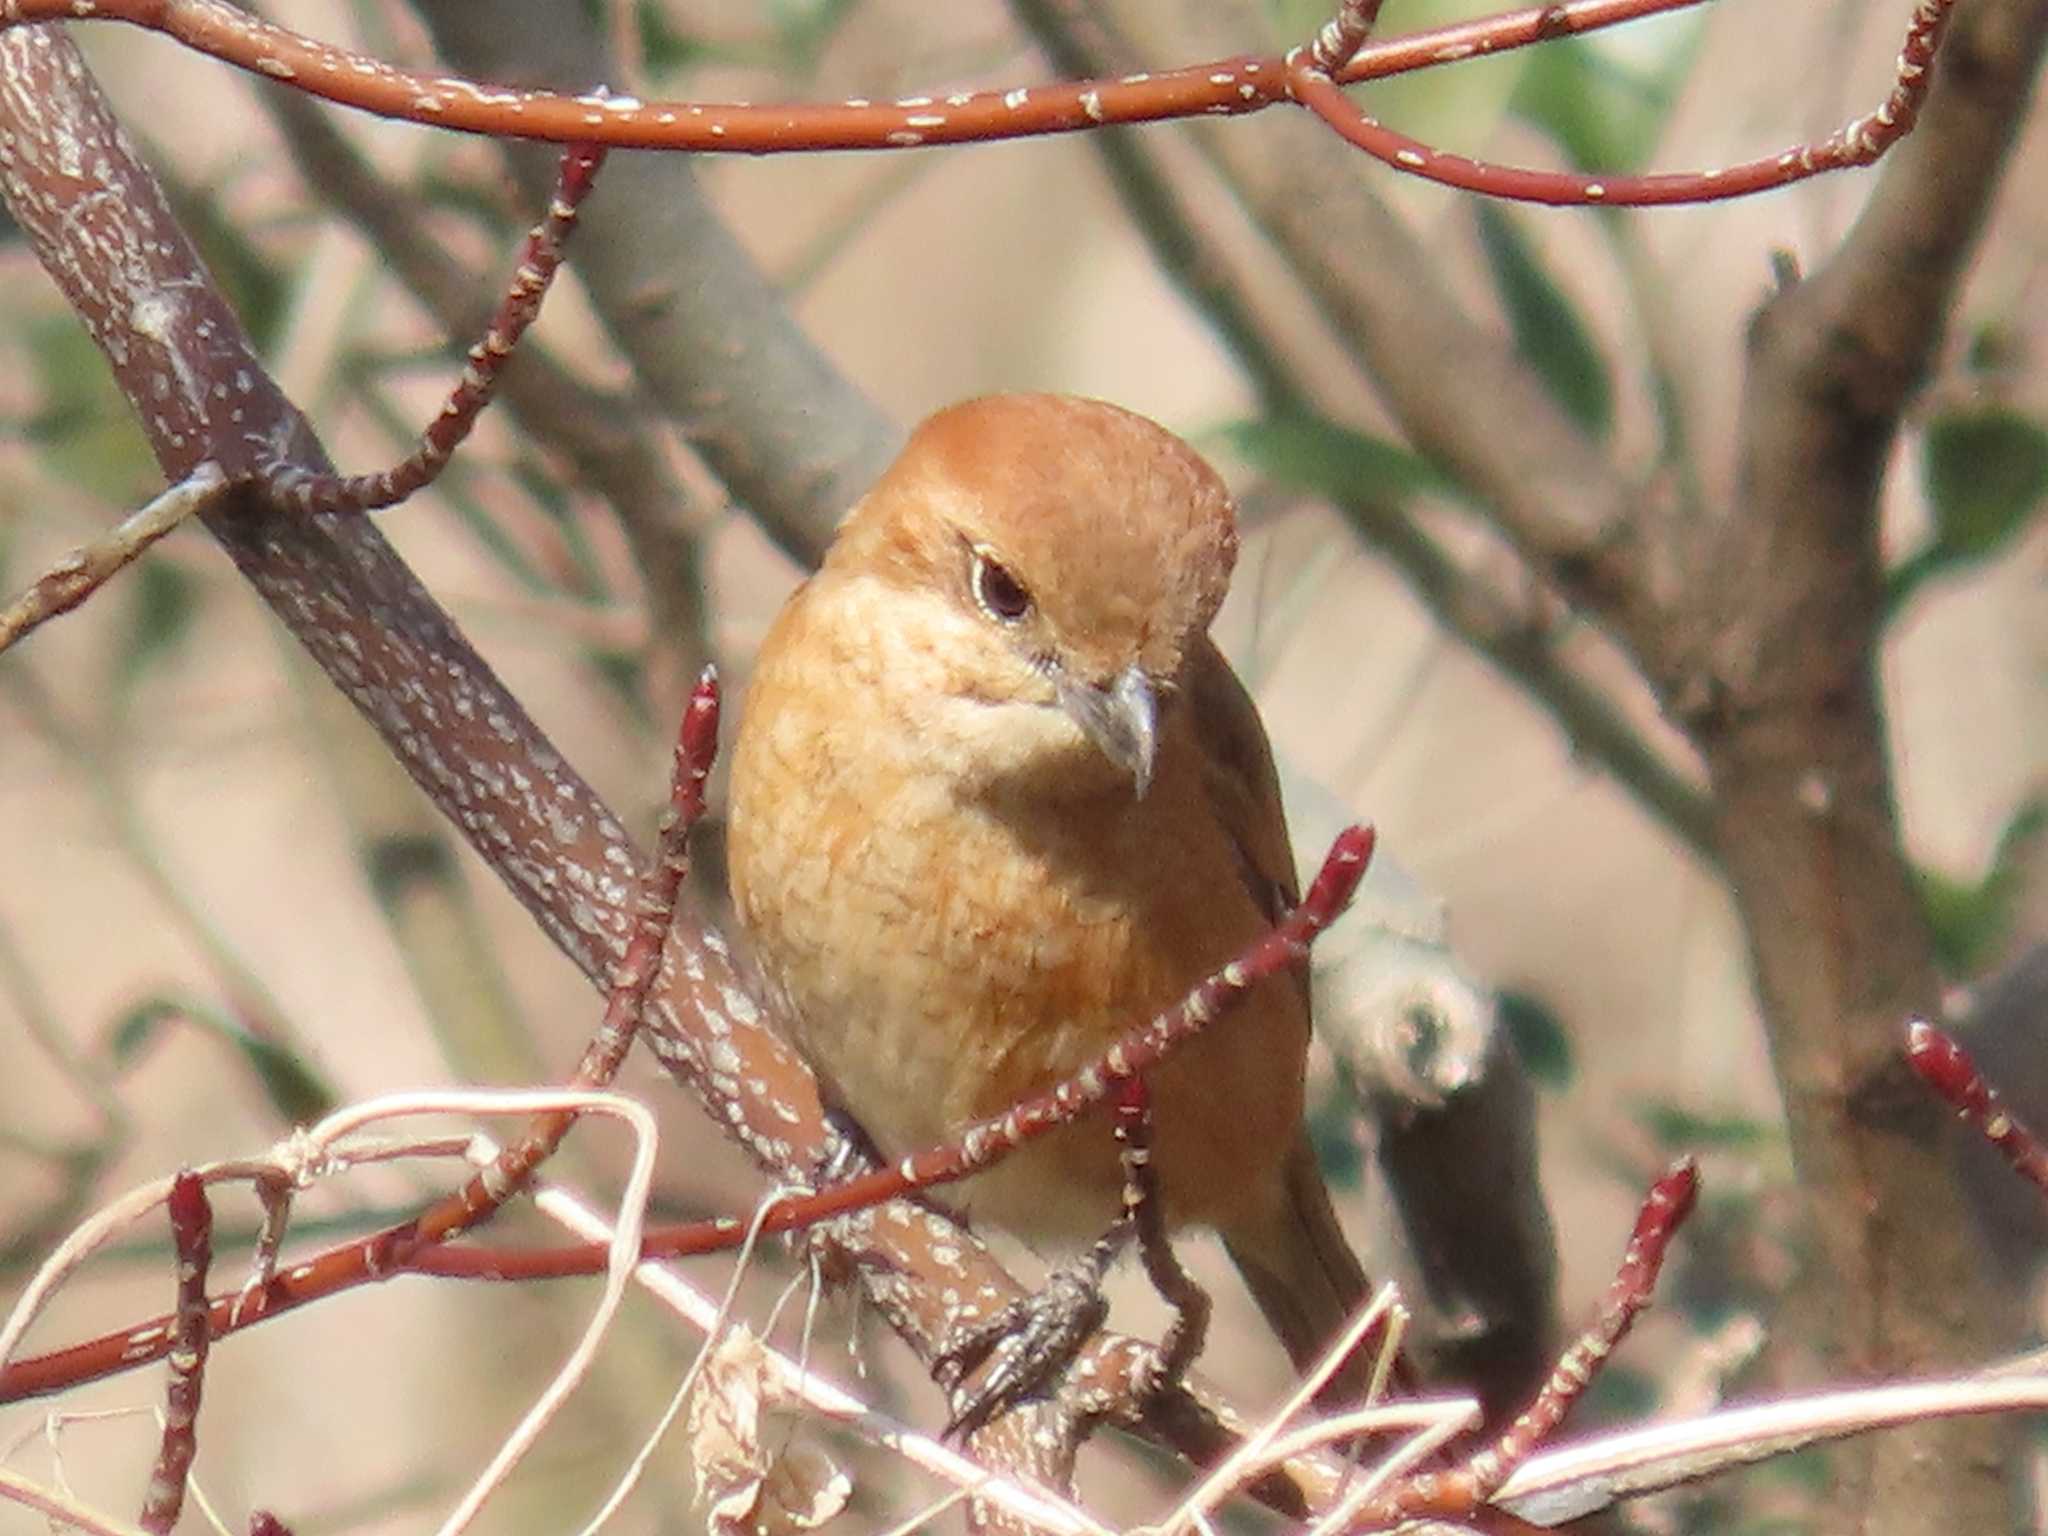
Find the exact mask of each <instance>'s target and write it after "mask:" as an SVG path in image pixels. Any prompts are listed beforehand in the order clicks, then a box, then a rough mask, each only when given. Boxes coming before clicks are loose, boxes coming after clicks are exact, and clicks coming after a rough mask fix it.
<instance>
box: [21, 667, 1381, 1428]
mask: <svg viewBox="0 0 2048 1536" xmlns="http://www.w3.org/2000/svg"><path fill="white" fill-rule="evenodd" d="M707 690H708V691H707ZM715 708H716V705H715V682H714V681H713V680H712V679H711V678H710V674H709V673H708V672H707V674H706V682H705V683H700V684H699V691H698V695H697V698H696V699H694V700H693V701H692V707H691V710H690V712H689V714H687V715H686V716H685V719H684V731H683V736H684V741H683V744H682V745H681V746H680V747H679V748H678V753H677V756H678V760H679V762H684V761H687V762H690V763H693V764H697V765H702V764H704V763H705V762H707V761H708V753H706V754H705V755H703V756H699V755H697V754H698V753H699V752H700V751H701V746H700V744H699V738H702V739H703V740H704V741H708V739H709V738H710V737H711V736H712V735H714V734H715V731H716V715H715ZM693 722H694V723H693ZM679 778H683V779H686V780H689V781H690V782H691V783H692V784H693V785H694V788H693V789H691V790H690V791H688V792H687V793H686V794H684V795H683V798H681V799H679V801H678V802H677V803H678V807H679V808H678V811H677V821H678V823H679V824H683V823H687V821H688V819H689V815H688V811H687V809H686V808H687V806H688V805H690V804H695V805H698V806H701V804H702V799H701V796H702V778H701V777H700V776H698V775H697V773H696V771H695V770H694V769H693V770H692V771H691V772H689V773H684V774H679ZM690 795H694V796H695V797H696V798H695V799H694V801H693V800H691V799H690V798H689V796H690ZM664 840H665V843H666V840H667V839H666V829H665V839H664ZM1372 847H1373V834H1372V831H1371V829H1370V828H1366V827H1352V828H1350V829H1348V830H1347V831H1345V832H1344V833H1342V834H1340V835H1339V836H1338V838H1337V840H1336V842H1335V843H1333V844H1332V845H1331V848H1330V852H1329V854H1328V855H1327V856H1326V857H1325V859H1324V860H1323V867H1322V869H1321V870H1320V871H1319V872H1318V874H1317V875H1316V878H1315V880H1314V882H1313V883H1312V884H1311V885H1310V886H1309V889H1308V893H1307V894H1306V895H1305V896H1303V898H1302V900H1301V904H1300V905H1299V906H1297V907H1296V908H1295V909H1294V910H1293V911H1292V912H1290V913H1289V914H1288V915H1287V916H1286V918H1284V919H1283V920H1282V921H1281V922H1280V924H1279V925H1278V926H1277V927H1276V928H1274V929H1273V931H1272V932H1270V933H1268V934H1267V935H1265V937H1263V938H1261V939H1260V940H1258V941H1257V942H1256V943H1254V944H1253V945H1251V946H1250V947H1249V948H1248V949H1247V950H1246V951H1245V952H1244V953H1243V954H1241V955H1239V956H1238V957H1237V958H1236V959H1234V960H1232V961H1231V962H1230V963H1229V964H1227V965H1225V966H1224V967H1223V968H1222V969H1221V970H1219V971H1217V972H1216V973H1215V974H1214V975H1211V976H1208V977H1206V978H1204V979H1203V980H1202V981H1201V982H1199V983H1197V984H1196V985H1195V987H1194V988H1193V989H1192V990H1191V991H1190V992H1189V993H1188V995H1187V996H1186V997H1185V998H1183V999H1182V1000H1181V1001H1180V1002H1179V1003H1178V1004H1176V1005H1175V1006H1173V1007H1172V1008H1169V1009H1167V1010H1166V1011H1165V1012H1164V1013H1161V1014H1160V1015H1159V1016H1158V1017H1157V1018H1155V1019H1153V1020H1152V1021H1151V1022H1149V1023H1147V1024H1145V1025H1144V1026H1142V1027H1140V1028H1138V1029H1136V1030H1133V1031H1132V1032H1131V1033H1130V1034H1128V1035H1126V1036H1125V1037H1124V1038H1123V1039H1122V1040H1120V1041H1118V1042H1117V1044H1115V1045H1114V1046H1112V1047H1111V1048H1110V1049H1109V1050H1108V1051H1106V1052H1105V1053H1104V1054H1103V1055H1102V1056H1101V1057H1100V1058H1098V1059H1097V1060H1096V1061H1094V1062H1092V1063H1090V1064H1089V1065H1088V1066H1087V1067H1086V1068H1084V1069H1083V1070H1082V1071H1080V1072H1079V1073H1077V1074H1075V1075H1074V1076H1073V1077H1071V1078H1069V1079H1067V1080H1066V1081H1065V1082H1062V1083H1059V1084H1057V1085H1056V1086H1054V1087H1053V1088H1051V1089H1050V1090H1048V1091H1047V1092H1045V1093H1044V1094H1041V1095H1040V1096H1039V1097H1038V1098H1035V1099H1033V1100H1031V1101H1029V1102H1028V1103H1026V1104H1023V1105H1020V1106H1018V1107H1017V1108H1014V1109H1012V1110H1011V1111H1009V1112H1008V1113H1007V1114H1004V1115H1001V1116H998V1117H996V1118H994V1119H991V1120H985V1121H981V1122H978V1123H977V1124H975V1125H972V1126H969V1127H968V1128H967V1129H966V1130H965V1131H963V1132H962V1133H960V1134H959V1135H958V1136H956V1137H955V1138H953V1139H952V1140H951V1141H949V1142H947V1143H946V1144H945V1145H943V1146H940V1147H936V1148H931V1149H928V1150H926V1151H924V1152H919V1153H915V1154H913V1155H911V1156H909V1157H906V1158H904V1159H902V1160H901V1161H900V1162H898V1163H897V1164H896V1165H895V1166H894V1167H892V1168H886V1169H882V1170H879V1171H877V1172H875V1173H870V1174H864V1175H862V1176H861V1177H859V1178H855V1179H850V1180H848V1181H847V1182H845V1183H843V1184H838V1185H834V1186H833V1187H832V1188H830V1189H827V1190H824V1191H821V1192H820V1193H818V1194H816V1195H813V1196H810V1197H809V1198H806V1199H802V1200H788V1201H784V1202H782V1203H780V1204H778V1205H777V1206H776V1207H775V1208H774V1209H773V1210H772V1211H770V1212H769V1213H768V1214H767V1216H766V1217H765V1218H763V1219H762V1220H760V1221H759V1222H757V1223H753V1224H751V1225H750V1224H749V1223H745V1222H741V1221H738V1220H735V1219H733V1218H730V1217H721V1218H719V1219H718V1220H716V1221H711V1222H693V1223H690V1224H689V1225H687V1226H684V1227H679V1228H675V1227H672V1228H667V1229H660V1230H650V1231H649V1232H648V1234H647V1237H646V1240H645V1241H644V1242H643V1244H642V1246H641V1252H642V1254H643V1255H644V1256H645V1257H647V1258H676V1257H683V1256H686V1255H694V1254H703V1253H714V1252H719V1251H722V1250H725V1249H730V1248H736V1247H738V1246H740V1244H741V1243H743V1242H744V1241H746V1239H747V1235H748V1233H749V1231H750V1230H752V1231H757V1232H762V1233H773V1232H785V1231H791V1230H794V1229H797V1228H801V1227H808V1226H812V1225H815V1224H816V1223H818V1222H820V1221H824V1220H827V1219H829V1218H831V1217H834V1216H840V1215H844V1214H845V1213H847V1212H849V1211H853V1210H859V1209H861V1208H863V1207H866V1206H869V1205H873V1204H876V1203H878V1202H880V1201H882V1200H886V1199H888V1198H890V1197H892V1196H894V1195H897V1194H901V1193H904V1192H906V1191H909V1190H914V1189H922V1188H928V1187H930V1186H932V1185H935V1184H943V1183H948V1182H951V1181H953V1180H956V1179H962V1178H966V1177H967V1176H969V1175H970V1174H973V1173H977V1172H979V1171H981V1170H982V1169H983V1168H986V1167H987V1166H988V1165H989V1164H990V1163H992V1162H994V1161H995V1160H996V1158H998V1157H1000V1156H1002V1155H1004V1154H1005V1153H1006V1152H1007V1151H1008V1150H1009V1149H1010V1148H1011V1147H1013V1146H1016V1145H1018V1144H1020V1143H1021V1142H1024V1141H1027V1140H1029V1139H1031V1138H1033V1137H1035V1136H1040V1135H1043V1134H1045V1133H1046V1132H1047V1131H1050V1130H1052V1129H1053V1128H1055V1127H1056V1126H1059V1125H1064V1124H1066V1123H1067V1122H1068V1121H1070V1120H1073V1119H1076V1118H1078V1117H1079V1116H1080V1115H1082V1114H1084V1113H1086V1112H1087V1111H1088V1110H1089V1109H1091V1108H1093V1107H1094V1106H1096V1105H1098V1104H1100V1103H1102V1102H1103V1101H1104V1100H1105V1099H1106V1098H1108V1097H1109V1096H1110V1095H1111V1094H1112V1093H1114V1092H1115V1091H1116V1090H1117V1089H1118V1087H1119V1086H1120V1085H1121V1084H1123V1083H1124V1082H1127V1081H1128V1080H1129V1079H1130V1078H1132V1077H1133V1076H1134V1075H1135V1074H1137V1073H1140V1072H1143V1071H1145V1070H1147V1069H1148V1068H1150V1067H1152V1066H1153V1065H1155V1064H1156V1063H1157V1062H1158V1061H1159V1059H1160V1058H1161V1057H1162V1056H1163V1055H1164V1054H1165V1053H1166V1051H1167V1050H1169V1049H1170V1048H1171V1047H1173V1046H1174V1045H1176V1044H1178V1043H1179V1042H1180V1041H1182V1040H1184V1039H1186V1038H1187V1037H1188V1036H1189V1035H1191V1034H1193V1033H1195V1032H1196V1031H1197V1030H1199V1029H1202V1028H1203V1027H1205V1026H1206V1025H1208V1024H1210V1023H1213V1022H1214V1021H1215V1020H1216V1019H1217V1018H1218V1017H1220V1016H1221V1015H1222V1014H1223V1012H1224V1011H1225V1010H1227V1009H1228V1008H1230V1007H1231V1006H1232V1005H1233V1004H1235V1003H1236V1002H1237V1001H1238V1000H1239V999H1240V998H1242V997H1243V996H1244V995H1245V993H1247V992H1249V991H1250V990H1251V989H1252V988H1253V987H1255V986H1257V985H1258V984H1259V983H1260V982H1262V981H1264V980H1265V979H1266V978H1268V977H1270V976H1273V975H1276V974H1278V973H1279V972H1281V971H1283V970H1286V969H1287V968H1288V967H1289V966H1292V965H1298V964H1300V963H1301V962H1302V960H1303V959H1305V958H1306V957H1307V954H1308V947H1309V945H1310V944H1312V943H1313V942H1314V941H1315V939H1316V937H1317V935H1319V934H1320V933H1321V932H1322V931H1323V930H1324V929H1325V928H1327V927H1328V926H1329V925H1330V924H1331V923H1332V922H1333V921H1335V919H1336V918H1337V916H1338V915H1339V914H1340V913H1341V912H1342V911H1343V910H1344V908H1345V907H1346V906H1347V905H1348V904H1349V903H1350V900H1351V896H1352V893H1353V892H1354V891H1355V890H1356V889H1357V887H1358V882H1359V880H1360V878H1361V877H1362V876H1363V875H1364V873H1365V867H1366V863H1367V861H1368V860H1369V859H1370V858H1371V856H1372ZM668 864H669V861H668V860H667V859H666V858H664V859H663V860H662V866H663V867H667V866H668ZM677 878H678V879H679V878H680V876H679V875H678V876H677ZM671 894H672V893H671ZM648 926H649V925H648V924H647V923H643V925H642V928H641V933H644V932H646V931H647V928H648ZM664 931H665V925H664ZM640 938H641V934H640V933H636V935H635V939H634V942H633V944H631V945H629V946H628V954H627V959H626V960H625V961H623V962H622V963H621V967H620V971H621V978H620V979H621V980H622V981H623V982H625V983H627V984H628V985H630V984H633V983H635V982H636V978H635V977H634V976H633V975H632V974H631V973H632V970H633V967H634V964H635V962H634V958H633V957H634V952H635V948H636V946H638V944H639V943H640ZM653 953H654V955H655V956H657V957H658V950H657V951H654V952H653ZM627 990H628V986H626V985H622V986H619V987H616V988H615V989H614V1000H615V1005H616V1002H617V999H618V998H619V997H620V996H622V995H624V994H625V993H626V991H627ZM608 1017H609V1013H608ZM603 1034H604V1031H602V1030H601V1031H600V1037H602V1036H603ZM588 1065H589V1058H588V1057H586V1066H588ZM581 1080H582V1079H581V1074H579V1082H581ZM547 1118H548V1119H549V1120H550V1121H551V1120H552V1119H553V1118H554V1117H547ZM556 1139H557V1140H559V1135H557V1138H556ZM525 1145H526V1143H522V1144H521V1147H524V1146H525ZM521 1147H514V1148H511V1149H508V1151H507V1152H506V1154H505V1156H504V1157H503V1158H501V1159H500V1160H499V1163H497V1164H494V1165H493V1167H492V1168H491V1169H489V1170H486V1172H485V1173H482V1174H479V1175H478V1176H477V1178H476V1179H473V1180H472V1181H471V1182H470V1184H469V1185H468V1186H467V1187H466V1188H465V1189H464V1191H463V1192H462V1194H460V1195H457V1196H452V1197H450V1198H449V1199H447V1200H444V1201H443V1202H442V1203H441V1204H440V1205H438V1206H436V1207H435V1208H434V1209H433V1210H432V1211H430V1212H428V1213H427V1214H426V1215H424V1216H421V1217H419V1218H417V1219H415V1220H414V1221H411V1222H406V1223H404V1224H402V1225H400V1226H398V1227H394V1228H389V1229H387V1230H386V1231H384V1232H381V1233H378V1234H376V1235H375V1236H373V1237H369V1238H365V1239H363V1240H361V1241H359V1242H354V1243H348V1244H345V1245H342V1246H340V1247H337V1248H332V1249H329V1250H328V1251H327V1252H325V1253H322V1254H318V1255H316V1256H314V1257H313V1258H311V1259H308V1260H306V1261H304V1262H301V1263H295V1264H293V1265H291V1266H289V1268H288V1269H286V1270H285V1271H283V1272H281V1273H279V1274H277V1275H274V1276H271V1277H269V1279H268V1280H267V1281H266V1283H264V1284H263V1285H262V1286H261V1287H260V1288H256V1289H254V1290H251V1291H249V1292H247V1293H245V1295H244V1297H243V1298H242V1300H241V1301H240V1303H239V1304H238V1303H237V1299H236V1298H234V1297H222V1298H220V1299H219V1300H217V1301H215V1303H214V1307H213V1336H214V1338H216V1339H218V1338H221V1337H222V1336H223V1335H225V1334H227V1333H230V1332H233V1331H235V1330H236V1329H238V1328H241V1327H244V1326H247V1325H250V1324H254V1323H258V1322H261V1321H263V1320H264V1319H266V1318H270V1317H276V1316H280V1315H282V1314H283V1313H285V1312H288V1311H290V1310H292V1309H294V1308H296V1307H299V1306H303V1305H305V1304H306V1303H307V1302H310V1301H316V1300H318V1299H320V1298H321V1297H323V1296H326V1295H329V1294H331V1293H332V1292H334V1291H338V1290H345V1289H347V1288H349V1287H351V1286H355V1285H360V1284H363V1283H364V1282H366V1281H370V1280H381V1279H386V1278H388V1277H389V1276H390V1275H391V1274H393V1273H396V1272H399V1271H401V1270H402V1271H405V1272H408V1273H414V1274H433V1275H444V1276H460V1277H463V1278H468V1279H488V1280H542V1279H554V1278H561V1277H566V1276H571V1275H588V1274H596V1273H598V1272H600V1271H602V1270H603V1269H604V1267H605V1253H606V1250H605V1249H604V1248H603V1247H601V1246H597V1245H581V1246H577V1247H573V1248H556V1249H539V1250H522V1251H517V1252H508V1251H503V1250H485V1249H477V1248H451V1247H447V1246H444V1245H443V1240H444V1239H446V1238H449V1237H452V1236H454V1235H456V1233H457V1232H459V1231H461V1230H463V1229H464V1228H465V1227H468V1226H472V1225H474V1224H475V1223H476V1222H477V1221H478V1220H481V1219H482V1218H481V1216H479V1215H475V1214H472V1213H473V1212H478V1211H481V1212H484V1213H488V1212H490V1211H494V1210H496V1208H497V1205H498V1204H499V1203H502V1200H503V1199H504V1198H505V1196H506V1195H509V1194H510V1193H511V1191H512V1189H514V1188H516V1187H517V1184H516V1182H514V1183H508V1182H507V1180H508V1179H516V1180H522V1181H523V1179H524V1178H525V1176H526V1174H527V1173H529V1172H531V1167H532V1165H531V1164H530V1163H528V1164H526V1165H525V1166H523V1167H522V1166H519V1163H518V1160H517V1159H516V1158H515V1157H514V1154H515V1153H517V1152H519V1151H520V1150H521ZM501 1170H503V1171H501ZM494 1190H495V1191H496V1192H497V1193H496V1197H495V1199H494V1198H492V1192H493V1191H494ZM136 1339H142V1340H144V1342H143V1344H141V1345H140V1346H139V1347H138V1346H135V1345H134V1343H133V1341H134V1340H136ZM161 1352H162V1351H161V1349H160V1348H158V1347H157V1346H156V1344H155V1343H154V1341H153V1338H152V1336H151V1334H150V1325H144V1327H143V1328H141V1329H139V1330H136V1329H124V1330H123V1331H122V1332H120V1333H118V1334H110V1335H107V1336H105V1337H103V1338H99V1339H94V1340H90V1341H88V1342H86V1343H83V1344H77V1345H73V1346H72V1347H71V1348H69V1349H64V1350H59V1351H54V1352H52V1353H50V1354H46V1355H38V1356H35V1357H33V1358H31V1359H25V1360H19V1361H15V1362H12V1363H10V1364H8V1365H7V1366H6V1367H5V1368H4V1369H0V1403H5V1402H11V1401H14V1400H16V1399H19V1398H23V1397H33V1396H38V1395H41V1394H43V1393H47V1392H55V1391H60V1390H63V1389H66V1388H68V1387H72V1386H76V1385H78V1384H79V1383H81V1382H84V1381H88V1380H93V1379H96V1378H98V1377H101V1376H107V1375H112V1374H114V1373H115V1372H117V1371H120V1370H125V1369H127V1368H129V1367H130V1366H134V1365H137V1364H141V1363H143V1362H144V1361H147V1360H151V1359H154V1358H156V1356H157V1355H158V1354H160V1353H161Z"/></svg>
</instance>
